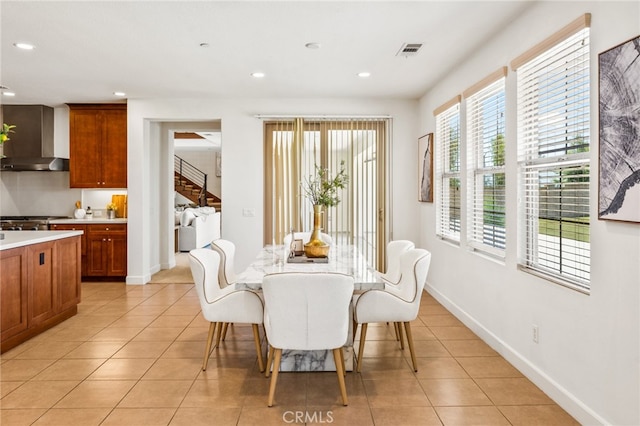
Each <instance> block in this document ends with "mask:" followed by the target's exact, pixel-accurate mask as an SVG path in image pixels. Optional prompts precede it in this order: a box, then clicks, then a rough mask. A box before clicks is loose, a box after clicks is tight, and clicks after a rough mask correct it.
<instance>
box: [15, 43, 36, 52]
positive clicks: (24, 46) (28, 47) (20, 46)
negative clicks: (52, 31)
mask: <svg viewBox="0 0 640 426" xmlns="http://www.w3.org/2000/svg"><path fill="white" fill-rule="evenodd" d="M13 45H14V46H15V47H17V48H18V49H24V50H33V49H35V48H36V47H35V46H34V45H33V44H29V43H13Z"/></svg>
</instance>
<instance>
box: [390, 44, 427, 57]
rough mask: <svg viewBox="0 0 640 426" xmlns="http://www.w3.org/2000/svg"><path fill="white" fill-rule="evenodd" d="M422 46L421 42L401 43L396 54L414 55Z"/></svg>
mask: <svg viewBox="0 0 640 426" xmlns="http://www.w3.org/2000/svg"><path fill="white" fill-rule="evenodd" d="M421 47H422V43H405V44H403V45H402V47H401V48H400V50H399V51H398V53H396V56H404V57H409V56H416V55H417V54H418V51H419V50H420V48H421Z"/></svg>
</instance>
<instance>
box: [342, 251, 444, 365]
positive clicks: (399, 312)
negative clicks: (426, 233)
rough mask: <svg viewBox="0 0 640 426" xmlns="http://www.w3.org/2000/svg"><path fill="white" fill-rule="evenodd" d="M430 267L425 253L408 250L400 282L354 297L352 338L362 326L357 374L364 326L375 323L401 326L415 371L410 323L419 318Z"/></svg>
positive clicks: (429, 255) (362, 347) (360, 363)
mask: <svg viewBox="0 0 640 426" xmlns="http://www.w3.org/2000/svg"><path fill="white" fill-rule="evenodd" d="M430 264H431V253H429V252H428V251H426V250H423V249H411V250H408V251H406V252H405V253H403V254H402V255H401V256H400V280H399V281H398V284H397V285H394V286H390V285H385V288H384V290H377V289H374V290H367V291H365V292H364V293H361V294H359V295H355V296H354V297H353V321H354V335H355V332H356V328H357V326H358V324H362V329H361V331H360V346H359V348H358V360H357V368H356V371H358V372H360V369H361V367H362V356H363V354H364V344H365V341H366V338H367V326H368V324H369V323H375V322H387V323H389V322H393V323H396V322H397V323H400V327H401V328H402V326H404V330H405V332H406V334H407V343H408V344H409V351H410V352H411V361H412V363H413V369H414V370H415V371H418V365H417V362H416V356H415V350H414V345H413V336H412V334H411V323H410V322H411V321H413V320H415V319H416V317H417V316H418V310H419V308H420V299H421V297H422V292H423V290H424V285H425V281H426V279H427V274H428V273H429V265H430Z"/></svg>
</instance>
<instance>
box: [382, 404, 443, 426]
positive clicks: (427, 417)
mask: <svg viewBox="0 0 640 426" xmlns="http://www.w3.org/2000/svg"><path fill="white" fill-rule="evenodd" d="M371 412H372V414H373V421H374V422H375V425H376V426H387V425H388V426H403V425H406V426H410V425H425V426H430V425H434V426H436V425H441V424H442V422H440V420H439V419H438V416H437V415H436V412H435V411H434V409H433V407H379V408H372V409H371Z"/></svg>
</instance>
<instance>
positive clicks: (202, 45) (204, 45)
mask: <svg viewBox="0 0 640 426" xmlns="http://www.w3.org/2000/svg"><path fill="white" fill-rule="evenodd" d="M200 47H209V43H200Z"/></svg>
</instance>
